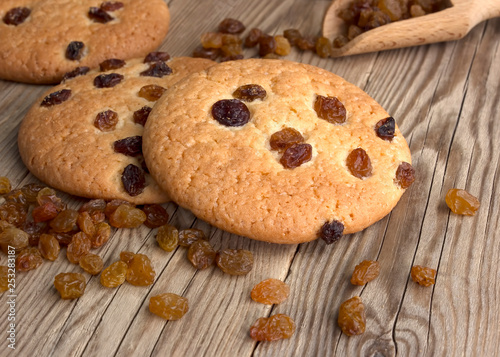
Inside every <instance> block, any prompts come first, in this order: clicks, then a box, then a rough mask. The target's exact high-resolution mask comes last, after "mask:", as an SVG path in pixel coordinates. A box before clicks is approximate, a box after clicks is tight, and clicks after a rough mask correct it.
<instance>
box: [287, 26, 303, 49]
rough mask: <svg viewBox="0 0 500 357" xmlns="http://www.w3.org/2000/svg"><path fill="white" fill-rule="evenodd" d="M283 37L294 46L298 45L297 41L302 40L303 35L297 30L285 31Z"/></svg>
mask: <svg viewBox="0 0 500 357" xmlns="http://www.w3.org/2000/svg"><path fill="white" fill-rule="evenodd" d="M283 36H284V37H285V38H286V39H287V40H288V42H290V44H291V45H292V46H296V45H297V41H298V40H299V39H301V38H302V34H301V33H300V31H299V30H297V29H288V30H285V31H283Z"/></svg>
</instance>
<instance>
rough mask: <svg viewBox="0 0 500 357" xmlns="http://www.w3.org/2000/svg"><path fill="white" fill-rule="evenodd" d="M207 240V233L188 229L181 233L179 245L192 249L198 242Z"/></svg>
mask: <svg viewBox="0 0 500 357" xmlns="http://www.w3.org/2000/svg"><path fill="white" fill-rule="evenodd" d="M201 239H203V240H207V237H206V236H205V233H204V232H203V231H202V230H200V229H195V228H188V229H183V230H181V231H180V232H179V245H180V246H183V247H190V246H191V244H193V243H194V242H196V241H197V240H201Z"/></svg>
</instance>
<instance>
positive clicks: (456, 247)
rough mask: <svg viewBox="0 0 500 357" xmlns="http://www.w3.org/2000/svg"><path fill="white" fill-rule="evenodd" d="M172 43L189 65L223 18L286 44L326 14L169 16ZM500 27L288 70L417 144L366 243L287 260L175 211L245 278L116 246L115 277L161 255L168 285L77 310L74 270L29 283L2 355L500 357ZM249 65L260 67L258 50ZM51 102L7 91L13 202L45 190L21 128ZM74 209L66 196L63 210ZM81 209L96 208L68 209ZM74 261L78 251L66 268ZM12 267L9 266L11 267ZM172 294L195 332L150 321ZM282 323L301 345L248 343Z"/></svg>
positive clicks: (20, 283) (3, 319) (201, 8)
mask: <svg viewBox="0 0 500 357" xmlns="http://www.w3.org/2000/svg"><path fill="white" fill-rule="evenodd" d="M167 2H168V3H169V6H170V10H171V15H172V21H171V30H170V33H169V34H168V37H167V39H166V40H165V41H164V43H163V45H162V47H161V49H163V50H166V51H168V52H169V53H170V54H171V55H174V56H180V55H190V54H191V53H192V50H193V49H194V47H195V46H197V45H198V44H199V35H200V34H201V33H203V32H206V31H213V30H215V29H216V26H217V24H218V23H219V22H220V21H221V20H222V19H223V18H225V17H234V18H238V19H240V20H242V21H243V22H244V23H245V24H246V25H247V27H248V28H252V27H259V28H261V29H262V30H264V31H265V32H267V33H271V34H281V33H282V32H283V30H285V29H287V28H299V29H300V30H301V31H302V32H303V33H304V34H306V35H317V34H319V32H320V28H321V21H322V17H323V14H324V12H325V11H326V9H327V7H328V5H329V3H330V1H328V0H315V1H313V0H266V1H244V0H223V1H222V0H205V1H198V0H182V1H181V0H169V1H167ZM499 39H500V19H494V20H490V21H488V22H485V23H482V24H480V25H478V26H477V27H476V28H475V29H473V31H472V32H471V33H470V34H469V35H468V36H467V37H465V38H464V39H463V40H460V41H457V42H450V43H441V44H434V45H430V46H422V47H415V48H408V49H402V50H394V51H389V52H382V53H373V54H367V55H360V56H355V57H351V58H342V59H321V58H320V57H318V56H316V55H314V54H312V53H310V52H307V53H306V52H304V53H302V52H299V51H295V50H294V51H293V52H292V54H291V55H289V56H288V57H287V58H288V59H290V60H295V61H299V62H304V63H310V64H313V65H317V66H320V67H323V68H326V69H328V70H331V71H333V72H335V73H336V74H338V75H340V76H342V77H344V78H346V79H347V80H348V81H350V82H352V83H354V84H356V85H358V86H359V87H361V88H362V89H364V90H365V91H366V92H368V94H370V95H371V96H372V97H374V98H375V99H376V100H377V101H378V102H379V103H381V104H382V106H383V107H384V108H386V109H387V111H388V112H389V113H391V115H392V116H393V117H394V118H396V121H397V123H398V124H399V126H400V128H401V130H402V132H403V134H404V135H405V137H406V138H407V140H408V142H409V144H410V147H411V151H412V154H413V164H414V167H415V168H416V170H417V180H416V182H415V183H414V185H413V186H412V187H411V188H410V189H409V190H408V191H407V192H406V193H405V194H404V196H403V197H402V199H401V201H400V202H399V204H398V205H397V207H396V208H395V209H394V210H393V211H392V212H391V213H390V214H389V215H388V216H387V217H385V218H384V219H382V220H381V221H379V222H378V223H376V224H374V225H373V226H371V227H369V228H367V229H366V230H364V231H362V232H360V233H357V234H353V235H351V236H346V237H345V238H343V239H342V240H341V241H340V242H339V243H338V244H336V245H331V246H325V244H324V243H323V242H322V241H315V242H311V243H307V244H301V245H292V246H280V245H272V244H266V243H262V242H256V241H252V240H250V239H247V238H243V237H238V236H234V235H231V234H229V233H226V232H223V231H221V230H218V229H215V228H213V227H211V226H210V225H208V224H206V223H204V222H202V221H200V220H197V219H196V218H195V217H194V216H193V215H192V214H191V213H190V212H189V211H187V210H184V209H181V208H178V207H177V206H176V205H175V204H173V203H171V204H168V205H166V207H167V209H168V212H169V213H170V215H171V220H170V222H171V223H172V224H174V225H176V226H178V227H179V228H186V227H196V228H200V229H202V230H204V231H205V232H206V233H207V234H209V235H210V237H211V238H210V241H211V243H213V244H214V246H215V248H216V249H220V248H228V247H229V248H244V249H249V250H251V251H252V252H253V254H254V257H255V264H254V269H253V271H252V272H251V273H250V274H248V275H247V276H243V277H234V276H229V275H225V274H223V273H222V272H221V271H220V270H218V269H217V268H215V267H214V268H209V269H207V270H202V271H196V270H195V269H194V268H193V267H192V266H191V265H190V263H189V262H188V261H187V259H186V250H185V249H184V248H179V249H177V250H176V251H175V252H173V253H167V252H164V251H162V250H161V249H159V248H158V246H157V245H156V243H155V239H154V236H155V233H156V232H155V230H150V229H147V228H145V227H141V228H138V229H133V230H127V229H121V230H118V231H116V233H115V234H114V236H113V237H112V239H111V240H110V242H109V243H108V244H107V245H105V246H104V247H102V248H101V249H100V250H98V251H97V252H98V254H100V255H101V256H102V257H103V259H104V260H105V265H109V264H110V263H112V262H113V261H116V260H117V259H118V257H119V253H120V252H121V251H124V250H128V251H133V252H140V253H144V254H146V255H148V256H149V257H150V258H151V259H152V261H153V264H154V268H155V270H156V272H157V276H156V281H155V283H154V284H153V285H152V286H150V287H134V286H132V285H130V284H124V285H122V286H120V287H119V288H116V289H108V288H104V287H102V286H101V285H100V283H99V278H98V277H91V278H90V277H88V275H87V277H88V285H87V289H86V292H85V295H84V296H83V297H81V298H80V299H78V300H72V301H63V300H61V299H60V298H59V294H58V293H57V291H56V290H55V289H54V287H53V284H52V283H53V279H54V276H55V275H56V274H58V273H60V272H70V271H71V272H80V271H81V270H80V268H79V267H78V266H75V265H72V264H70V263H69V262H67V260H66V258H65V254H61V256H60V257H59V258H58V260H57V261H56V262H54V263H50V262H45V263H44V264H43V265H42V266H41V267H40V268H38V269H37V270H35V271H32V272H28V273H17V277H16V280H17V281H16V282H17V289H16V294H17V299H16V350H15V351H11V350H10V349H8V348H7V344H8V342H7V341H6V338H7V334H6V331H7V329H8V328H9V327H8V323H9V322H8V321H7V314H8V305H7V296H6V295H7V294H4V295H3V296H2V297H1V305H0V306H1V308H0V331H2V338H0V341H1V342H0V344H1V346H0V355H5V356H6V355H14V354H17V355H19V356H32V355H36V356H49V355H53V356H110V355H117V356H148V355H154V356H355V355H362V356H392V355H396V354H397V355H400V356H458V355H464V356H495V355H498V353H499V351H500V324H499V321H500V283H499V282H500V269H499V267H498V264H499V260H500V234H499V230H500V213H499V206H500V205H499V200H498V197H499V189H500V179H499V175H500V158H499V154H500V150H499V149H498V145H499V144H498V142H499V140H500V104H499V102H500V79H499V78H500V46H499V45H500V40H499ZM246 55H247V57H250V56H254V52H252V51H251V50H248V52H247V53H246ZM46 88H47V87H45V86H36V85H25V84H17V83H11V82H6V81H0V126H1V130H0V149H1V153H2V155H1V157H0V175H1V176H8V177H9V178H10V179H11V180H12V182H13V185H14V186H15V187H20V186H22V185H24V184H26V183H30V182H37V181H36V178H35V177H33V176H32V175H31V174H29V172H28V170H27V169H26V168H25V166H24V165H23V163H22V162H21V159H20V157H19V153H18V149H17V143H16V140H17V131H18V127H19V123H20V122H21V120H22V118H23V116H24V115H25V113H26V112H27V110H28V108H29V107H30V106H31V105H32V104H33V103H34V102H35V100H36V99H37V97H39V96H40V95H41V93H42V92H43V91H44V90H46ZM452 187H458V188H464V189H466V190H468V191H469V192H470V193H472V194H474V195H475V196H477V197H479V199H480V201H481V208H480V210H479V211H478V213H477V214H476V215H475V216H474V217H465V216H458V215H455V214H452V213H450V211H449V209H448V208H447V207H446V205H445V202H444V196H445V194H446V192H447V191H448V189H450V188H452ZM65 197H66V196H65ZM66 198H67V199H68V200H69V202H70V206H72V207H78V206H79V205H80V204H81V203H82V202H84V200H81V199H78V198H76V197H66ZM62 253H64V251H63V252H62ZM365 259H369V260H378V261H379V262H380V265H381V274H380V276H379V277H378V278H377V279H376V280H374V281H373V282H371V283H368V284H367V285H366V286H364V287H357V286H353V285H351V284H350V282H349V279H350V275H351V273H352V271H353V268H354V266H355V265H356V264H358V263H359V262H361V261H362V260H365ZM6 262H7V257H6V256H5V255H1V256H0V264H2V265H5V264H6ZM417 264H418V265H424V266H429V267H432V268H435V269H437V271H438V273H437V282H436V285H434V286H432V287H428V288H425V287H421V286H419V285H417V284H415V283H414V282H413V281H412V280H411V279H410V269H411V267H412V266H413V265H417ZM269 277H273V278H278V279H282V280H284V281H286V282H287V283H288V284H289V285H290V287H291V294H290V297H289V298H288V300H287V301H285V302H284V303H282V304H280V305H275V306H266V305H261V304H258V303H255V302H253V301H252V300H251V299H250V290H251V289H252V287H253V286H254V285H255V284H256V283H258V282H260V281H261V280H263V279H266V278H269ZM163 292H173V293H177V294H181V295H183V296H185V297H187V298H188V299H189V304H190V311H189V313H188V314H186V316H184V318H183V319H182V320H179V321H173V322H166V321H164V320H162V319H161V318H158V317H156V316H154V315H152V314H151V313H150V312H149V311H148V302H149V297H150V296H152V295H156V294H158V293H163ZM355 295H359V296H361V297H362V299H363V301H364V303H365V305H366V312H367V329H366V332H365V333H364V334H363V335H361V336H357V337H351V338H349V337H347V336H345V335H343V334H342V333H341V331H340V329H339V328H338V326H337V322H336V321H337V314H338V308H339V305H340V304H341V303H342V302H343V301H344V300H347V299H348V298H350V297H352V296H355ZM276 313H284V314H287V315H289V316H291V317H292V318H293V319H294V320H295V322H296V324H297V330H296V333H295V335H294V336H293V337H292V338H291V339H289V340H283V341H278V342H272V343H269V342H267V343H257V342H254V341H253V340H252V339H251V338H250V337H249V327H250V325H251V324H252V323H253V322H254V321H255V320H256V319H257V318H259V317H262V316H269V315H271V314H276Z"/></svg>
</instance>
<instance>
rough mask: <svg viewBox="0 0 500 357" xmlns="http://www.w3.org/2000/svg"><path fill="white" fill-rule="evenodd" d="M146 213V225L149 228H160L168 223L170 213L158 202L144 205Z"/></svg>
mask: <svg viewBox="0 0 500 357" xmlns="http://www.w3.org/2000/svg"><path fill="white" fill-rule="evenodd" d="M142 210H143V211H144V213H146V221H145V222H144V225H145V226H146V227H148V228H158V227H160V226H163V225H164V224H167V222H168V213H167V210H166V209H165V208H163V207H162V206H160V205H158V204H152V205H144V207H143V209H142Z"/></svg>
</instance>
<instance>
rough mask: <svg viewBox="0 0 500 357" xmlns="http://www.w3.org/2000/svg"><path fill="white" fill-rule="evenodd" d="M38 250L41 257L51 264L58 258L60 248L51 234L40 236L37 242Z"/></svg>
mask: <svg viewBox="0 0 500 357" xmlns="http://www.w3.org/2000/svg"><path fill="white" fill-rule="evenodd" d="M38 250H40V254H41V255H42V257H44V258H45V259H47V260H50V261H52V262H53V261H55V260H56V259H57V257H58V256H59V251H60V250H61V248H60V246H59V242H58V241H57V239H56V238H55V237H54V236H53V235H52V234H42V235H41V236H40V239H39V241H38Z"/></svg>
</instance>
